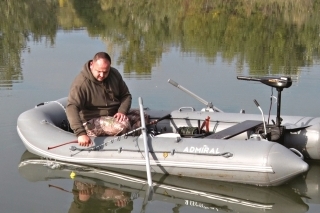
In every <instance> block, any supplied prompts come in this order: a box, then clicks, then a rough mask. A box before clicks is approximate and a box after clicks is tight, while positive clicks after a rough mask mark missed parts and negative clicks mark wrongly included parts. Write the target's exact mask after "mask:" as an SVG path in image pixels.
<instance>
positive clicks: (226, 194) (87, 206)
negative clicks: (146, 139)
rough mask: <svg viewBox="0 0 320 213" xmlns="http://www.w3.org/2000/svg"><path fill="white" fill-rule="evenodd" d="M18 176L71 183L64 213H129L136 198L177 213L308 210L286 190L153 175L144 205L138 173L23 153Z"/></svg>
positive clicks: (142, 179)
mask: <svg viewBox="0 0 320 213" xmlns="http://www.w3.org/2000/svg"><path fill="white" fill-rule="evenodd" d="M19 173H20V175H21V176H22V177H24V178H25V179H27V180H29V181H31V182H36V181H49V180H53V179H70V177H71V178H72V179H73V180H74V186H73V190H72V191H70V192H72V193H73V195H74V201H73V202H72V204H71V207H70V210H69V212H84V211H89V210H90V212H97V211H99V210H102V209H103V211H104V212H110V211H111V210H112V211H111V212H113V211H115V210H117V211H116V212H131V211H132V210H133V201H134V200H135V199H138V198H141V199H143V200H145V201H147V200H152V201H161V202H165V203H168V204H171V205H170V206H172V204H173V205H174V208H172V212H179V209H180V208H182V207H185V206H189V207H188V208H191V207H194V208H201V209H206V210H208V211H209V212H210V211H212V212H217V211H219V212H246V213H248V212H258V211H259V212H260V211H266V212H279V213H283V212H291V213H292V212H297V213H301V212H307V211H308V205H307V204H305V203H304V202H303V200H302V199H301V197H300V195H299V194H298V193H295V190H294V189H293V187H292V186H291V185H289V184H284V185H282V186H278V187H256V186H252V185H245V184H237V183H229V182H220V181H212V180H202V179H195V178H188V177H178V176H171V175H169V176H166V175H161V174H153V175H152V179H153V192H152V193H151V194H150V196H149V197H148V198H147V199H145V198H146V195H147V194H148V193H146V192H148V189H149V187H148V183H147V180H146V179H145V177H146V174H145V173H143V172H137V171H129V170H118V171H115V170H114V171H110V170H103V169H97V168H92V167H88V166H82V165H77V164H70V163H66V162H58V161H55V160H48V159H43V158H40V157H38V156H36V155H33V154H31V153H30V152H28V151H26V152H25V153H23V155H22V157H21V162H20V164H19ZM299 181H300V180H299ZM49 186H52V185H49ZM300 186H302V184H300ZM53 187H54V186H53ZM58 188H59V187H58ZM165 203H164V204H165ZM146 205H147V207H146V206H142V207H141V208H142V210H143V209H144V208H145V207H146V208H148V209H149V208H152V202H146ZM148 205H150V206H148ZM99 212H100V211H99Z"/></svg>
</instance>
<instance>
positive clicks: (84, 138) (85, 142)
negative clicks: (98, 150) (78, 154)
mask: <svg viewBox="0 0 320 213" xmlns="http://www.w3.org/2000/svg"><path fill="white" fill-rule="evenodd" d="M78 144H79V145H80V146H90V144H92V141H91V139H90V137H89V136H88V135H80V136H79V137H78Z"/></svg>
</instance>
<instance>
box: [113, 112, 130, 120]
mask: <svg viewBox="0 0 320 213" xmlns="http://www.w3.org/2000/svg"><path fill="white" fill-rule="evenodd" d="M113 117H114V118H115V119H116V120H117V121H118V122H122V121H126V120H128V117H127V116H126V115H125V114H123V113H121V112H118V113H116V114H115V115H114V116H113Z"/></svg>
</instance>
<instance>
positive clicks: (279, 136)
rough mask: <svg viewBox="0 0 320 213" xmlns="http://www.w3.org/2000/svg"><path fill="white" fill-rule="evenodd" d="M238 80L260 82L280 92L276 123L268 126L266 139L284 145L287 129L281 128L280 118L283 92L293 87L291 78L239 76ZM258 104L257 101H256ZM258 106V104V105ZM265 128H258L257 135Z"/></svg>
mask: <svg viewBox="0 0 320 213" xmlns="http://www.w3.org/2000/svg"><path fill="white" fill-rule="evenodd" d="M237 79H238V80H246V81H259V82H261V83H263V84H265V85H268V86H270V87H273V88H276V90H277V91H278V100H277V117H276V122H275V123H273V124H267V125H266V131H267V132H266V133H265V134H266V137H267V139H268V140H270V141H274V142H279V143H282V142H283V140H284V132H285V127H284V126H281V121H282V118H281V117H280V112H281V92H282V90H283V88H289V87H290V86H291V85H292V80H291V77H261V78H257V77H245V76H237ZM255 103H256V101H255ZM256 104H257V103H256ZM261 131H263V127H258V128H257V129H256V133H259V134H260V133H261Z"/></svg>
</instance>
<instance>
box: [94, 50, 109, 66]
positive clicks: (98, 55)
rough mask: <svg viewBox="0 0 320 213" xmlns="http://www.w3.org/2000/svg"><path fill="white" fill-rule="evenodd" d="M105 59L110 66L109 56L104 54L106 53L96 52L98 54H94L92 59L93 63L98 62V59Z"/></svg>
mask: <svg viewBox="0 0 320 213" xmlns="http://www.w3.org/2000/svg"><path fill="white" fill-rule="evenodd" d="M101 58H102V59H106V60H108V61H109V62H110V64H111V57H110V55H109V54H108V53H106V52H98V53H96V54H95V55H94V57H93V61H97V60H99V59H101Z"/></svg>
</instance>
